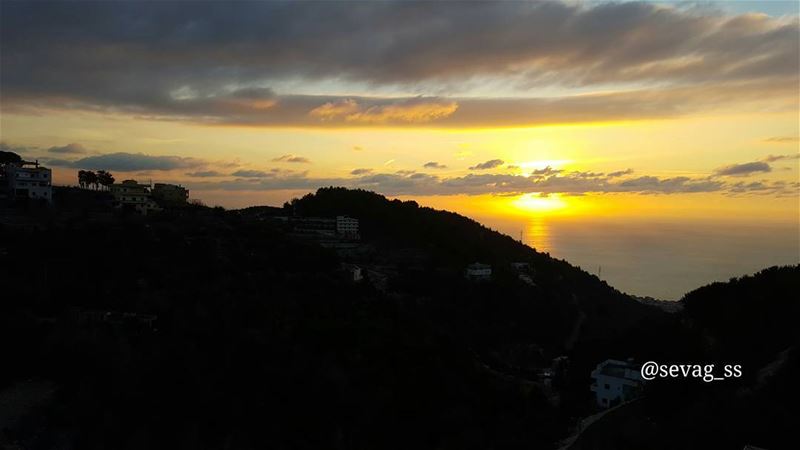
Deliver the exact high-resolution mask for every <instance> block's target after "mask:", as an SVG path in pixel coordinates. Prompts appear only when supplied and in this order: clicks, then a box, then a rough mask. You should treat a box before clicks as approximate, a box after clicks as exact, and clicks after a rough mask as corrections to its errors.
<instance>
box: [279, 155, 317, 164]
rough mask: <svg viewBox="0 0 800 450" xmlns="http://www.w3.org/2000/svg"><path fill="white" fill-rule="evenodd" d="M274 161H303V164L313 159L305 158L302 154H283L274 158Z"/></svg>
mask: <svg viewBox="0 0 800 450" xmlns="http://www.w3.org/2000/svg"><path fill="white" fill-rule="evenodd" d="M273 161H276V162H290V163H302V164H309V163H311V161H309V160H308V158H304V157H302V156H294V155H283V156H279V157H277V158H273Z"/></svg>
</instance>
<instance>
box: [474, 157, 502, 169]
mask: <svg viewBox="0 0 800 450" xmlns="http://www.w3.org/2000/svg"><path fill="white" fill-rule="evenodd" d="M503 164H504V163H503V160H502V159H490V160H489V161H486V162H482V163H480V164H475V165H474V166H472V167H470V168H469V170H487V169H494V168H495V167H498V166H502V165H503Z"/></svg>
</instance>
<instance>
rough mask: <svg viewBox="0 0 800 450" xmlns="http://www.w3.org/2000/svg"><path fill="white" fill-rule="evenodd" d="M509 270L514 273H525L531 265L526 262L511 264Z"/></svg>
mask: <svg viewBox="0 0 800 450" xmlns="http://www.w3.org/2000/svg"><path fill="white" fill-rule="evenodd" d="M511 269H513V270H514V271H515V272H525V271H528V270H530V269H531V265H530V264H528V263H526V262H512V263H511Z"/></svg>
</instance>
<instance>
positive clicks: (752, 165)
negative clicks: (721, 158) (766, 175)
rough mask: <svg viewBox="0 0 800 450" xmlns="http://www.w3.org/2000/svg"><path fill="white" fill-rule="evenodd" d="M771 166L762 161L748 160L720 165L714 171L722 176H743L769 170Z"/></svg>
mask: <svg viewBox="0 0 800 450" xmlns="http://www.w3.org/2000/svg"><path fill="white" fill-rule="evenodd" d="M771 171H772V168H771V167H770V166H769V164H767V163H765V162H763V161H755V162H748V163H742V164H731V165H729V166H725V167H720V168H719V169H717V170H716V171H715V172H714V173H715V174H717V175H722V176H734V177H743V176H747V175H752V174H754V173H758V172H771Z"/></svg>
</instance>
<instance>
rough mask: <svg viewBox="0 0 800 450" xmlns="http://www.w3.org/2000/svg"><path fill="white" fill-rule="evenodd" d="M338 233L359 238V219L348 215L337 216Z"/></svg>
mask: <svg viewBox="0 0 800 450" xmlns="http://www.w3.org/2000/svg"><path fill="white" fill-rule="evenodd" d="M336 234H338V235H339V236H343V237H347V238H351V239H358V238H359V235H358V219H355V218H353V217H347V216H336Z"/></svg>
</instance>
